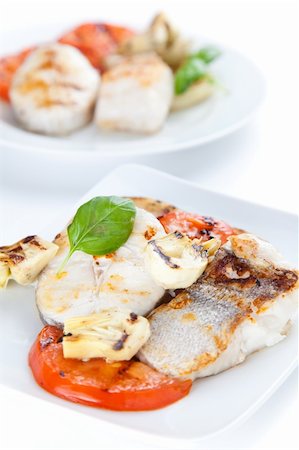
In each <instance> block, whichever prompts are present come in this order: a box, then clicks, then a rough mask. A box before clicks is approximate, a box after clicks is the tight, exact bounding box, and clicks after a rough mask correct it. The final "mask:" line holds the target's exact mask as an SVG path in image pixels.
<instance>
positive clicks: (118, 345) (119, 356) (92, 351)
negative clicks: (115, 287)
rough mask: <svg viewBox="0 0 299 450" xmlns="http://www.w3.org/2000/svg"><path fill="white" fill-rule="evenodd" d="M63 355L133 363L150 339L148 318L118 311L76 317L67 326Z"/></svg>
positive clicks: (115, 309) (67, 322)
mask: <svg viewBox="0 0 299 450" xmlns="http://www.w3.org/2000/svg"><path fill="white" fill-rule="evenodd" d="M64 334H65V336H64V338H63V342H62V345H63V356H64V357H65V358H76V359H83V360H87V359H90V358H105V359H107V360H108V361H125V360H130V359H131V358H132V357H133V356H134V355H135V354H136V353H137V352H138V350H139V349H140V348H141V347H142V345H143V344H145V342H146V341H147V340H148V338H149V336H150V326H149V322H148V320H147V319H146V318H145V317H142V316H137V314H135V313H133V312H130V311H125V310H121V309H117V308H109V309H107V310H105V311H102V312H100V313H98V314H91V315H90V316H84V317H73V318H70V319H67V320H66V321H65V323H64Z"/></svg>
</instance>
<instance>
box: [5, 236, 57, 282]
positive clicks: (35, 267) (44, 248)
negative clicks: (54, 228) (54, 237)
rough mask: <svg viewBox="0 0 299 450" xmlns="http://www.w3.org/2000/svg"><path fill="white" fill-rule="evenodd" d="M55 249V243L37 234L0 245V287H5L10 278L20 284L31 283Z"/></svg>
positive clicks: (52, 255) (52, 256) (51, 256)
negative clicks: (11, 243)
mask: <svg viewBox="0 0 299 450" xmlns="http://www.w3.org/2000/svg"><path fill="white" fill-rule="evenodd" d="M57 250H58V246H57V245H55V244H53V243H52V242H48V241H45V240H44V239H42V238H40V237H38V236H27V237H26V238H24V239H22V240H21V241H18V242H16V243H15V244H13V245H9V246H5V247H0V288H3V287H4V288H5V287H6V285H7V282H8V280H9V279H10V278H12V279H14V280H15V281H16V282H17V283H19V284H22V285H27V284H30V283H32V282H33V281H34V280H35V279H36V277H37V275H38V274H39V273H40V272H41V271H42V270H43V268H44V267H45V266H46V265H47V264H48V262H49V261H50V260H51V259H52V258H54V256H55V255H56V253H57Z"/></svg>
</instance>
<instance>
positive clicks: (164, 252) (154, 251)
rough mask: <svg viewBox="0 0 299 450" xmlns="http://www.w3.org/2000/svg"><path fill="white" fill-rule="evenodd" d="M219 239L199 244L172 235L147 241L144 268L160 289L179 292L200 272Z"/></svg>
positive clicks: (195, 240) (180, 236) (176, 234)
mask: <svg viewBox="0 0 299 450" xmlns="http://www.w3.org/2000/svg"><path fill="white" fill-rule="evenodd" d="M220 244H221V241H220V240H219V239H211V240H210V241H207V242H204V243H202V244H201V242H200V240H199V239H193V240H191V239H189V238H188V236H186V235H183V234H182V233H179V232H175V233H171V234H168V235H167V236H165V237H162V238H160V239H154V240H152V241H150V242H149V243H148V245H147V248H146V265H147V268H148V270H149V272H150V274H151V275H152V277H153V279H154V280H155V281H156V283H157V284H159V285H160V286H162V287H164V289H181V288H186V287H188V286H191V284H193V283H194V282H195V281H196V280H197V279H198V278H199V277H200V275H201V274H202V273H203V272H204V270H205V268H206V267H207V264H208V262H209V257H211V256H212V255H213V254H214V253H215V252H216V249H217V250H218V248H219V247H220Z"/></svg>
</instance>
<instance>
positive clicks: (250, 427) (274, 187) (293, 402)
mask: <svg viewBox="0 0 299 450" xmlns="http://www.w3.org/2000/svg"><path fill="white" fill-rule="evenodd" d="M161 9H163V10H165V11H167V12H168V13H169V14H170V15H171V16H172V17H173V19H174V20H175V21H176V22H177V23H178V24H179V25H180V26H181V28H182V29H184V30H186V32H188V33H190V34H191V35H192V34H196V33H198V34H201V35H204V36H207V37H210V38H211V39H212V40H215V41H219V42H221V43H222V44H223V45H224V46H225V45H227V46H230V47H233V48H235V49H237V50H239V51H242V52H243V53H244V54H246V55H247V56H249V57H250V58H252V59H253V60H254V61H255V62H256V64H257V65H258V66H259V67H260V69H261V70H262V72H263V74H264V77H265V78H266V81H267V95H266V100H265V102H264V104H263V105H262V107H261V108H260V111H259V112H258V114H257V115H256V116H255V118H254V119H253V120H252V121H251V122H250V123H249V124H248V125H246V127H245V128H243V129H242V130H240V131H238V132H236V133H235V134H234V135H232V136H229V137H226V138H224V139H222V140H220V141H219V142H215V143H212V144H209V145H206V146H204V147H202V148H198V149H194V150H191V151H187V152H183V153H177V154H175V155H172V156H169V155H167V156H166V155H165V156H160V157H142V158H134V159H129V160H127V161H134V162H140V163H144V164H149V165H152V166H154V167H156V168H159V169H161V170H165V171H168V172H171V173H173V174H176V175H179V176H181V177H184V178H187V179H189V180H192V181H195V182H197V183H198V184H199V185H201V186H202V187H206V188H209V189H212V190H216V191H222V192H224V193H227V194H231V195H234V196H238V197H241V198H244V199H249V200H252V201H255V202H258V203H262V204H265V205H269V206H274V207H277V208H280V209H283V210H288V211H292V212H295V211H296V208H297V206H296V205H297V204H298V196H297V194H296V189H297V179H298V143H299V142H298V131H297V130H298V79H299V77H298V75H299V73H298V72H299V71H298V54H299V47H298V37H299V36H298V23H297V22H298V7H297V2H288V1H270V0H269V1H265V0H259V1H246V0H245V1H242V0H239V1H226V0H223V1H214V0H209V1H197V2H195V1H193V2H191V1H188V0H181V1H174V0H168V1H167V0H164V1H162V0H161V1H155V0H151V1H146V0H139V1H138V2H132V1H125V0H123V1H119V2H114V1H112V0H109V1H105V2H104V1H99V0H98V1H97V2H91V1H89V0H81V1H77V2H76V1H75V0H71V1H66V0H60V1H59V0H58V1H57V0H52V1H42V0H39V1H35V2H34V1H30V0H28V1H26V0H24V1H22V0H19V1H12V0H6V1H3V0H1V1H0V11H1V17H0V26H1V29H4V30H13V29H19V28H26V27H28V28H30V27H31V26H37V25H41V24H47V25H49V24H51V23H56V22H62V21H64V20H65V21H67V22H70V21H72V20H73V21H74V22H75V23H76V22H78V21H84V20H86V19H91V20H102V19H103V21H104V20H105V19H108V20H109V19H112V20H115V21H116V22H117V21H119V22H123V23H124V24H129V23H130V22H131V23H133V24H139V25H140V26H142V25H143V24H146V23H147V22H148V20H149V19H150V18H151V16H152V15H153V14H154V12H156V11H158V10H161ZM0 151H1V152H3V151H5V149H0ZM120 162H124V160H117V161H111V160H110V161H103V164H102V165H101V167H99V174H98V179H100V177H101V176H102V175H103V174H104V173H105V172H106V171H107V170H109V168H112V167H115V166H116V165H118V164H119V163H120ZM55 164H59V160H55V161H53V162H52V163H49V166H48V168H47V170H46V171H45V173H44V176H40V174H38V167H35V165H34V161H28V166H26V167H25V166H24V167H23V171H22V173H18V171H16V168H15V167H14V165H13V164H11V165H10V166H9V167H3V164H2V165H1V153H0V177H1V179H0V244H2V243H3V244H4V243H10V242H13V241H14V240H17V239H19V238H20V237H23V236H25V235H27V234H33V233H38V232H39V230H42V228H43V226H45V224H46V223H47V222H48V221H49V220H51V217H53V215H56V214H59V213H60V212H62V211H63V210H64V209H65V207H68V206H71V205H72V203H73V202H74V201H75V200H77V199H78V197H80V196H81V195H82V194H83V193H84V192H85V191H86V190H87V189H88V188H89V187H91V185H92V184H94V182H95V181H97V180H94V179H90V177H89V176H88V174H86V173H82V176H81V177H79V178H78V179H76V180H74V179H73V177H72V174H71V172H70V170H69V168H68V167H67V166H66V167H65V177H64V179H59V180H57V179H55ZM18 170H19V169H18ZM50 182H51V183H50ZM269 226H271V224H269ZM0 364H1V362H0ZM257 382H258V380H257ZM297 421H298V407H297V375H296V374H293V375H292V376H291V377H290V378H289V379H288V380H287V382H286V383H285V384H284V385H283V386H282V387H281V388H280V389H279V391H278V392H277V393H276V394H275V395H274V396H273V397H272V398H271V399H270V400H269V401H268V402H267V403H266V404H265V405H264V406H263V407H262V408H261V409H260V410H259V411H258V412H257V413H256V414H255V415H254V416H253V417H252V418H251V419H250V420H249V421H248V422H247V423H245V424H244V425H242V426H240V427H239V428H238V429H236V430H233V431H230V432H226V433H224V434H222V435H219V436H218V437H215V438H213V439H208V440H205V441H201V442H197V443H194V442H193V443H192V442H181V441H176V442H175V441H172V442H170V441H164V440H163V441H161V440H160V439H158V440H157V439H151V438H144V437H140V436H138V435H137V434H135V433H133V432H132V431H130V432H128V433H127V432H125V431H119V430H117V431H115V429H113V427H112V426H110V425H109V424H105V425H104V426H103V425H102V424H99V422H97V421H96V420H94V419H91V418H86V417H85V416H82V415H80V414H79V413H76V412H73V411H70V410H67V409H64V408H58V407H57V406H54V405H51V404H47V403H43V402H41V401H38V400H36V399H32V398H29V397H26V396H25V395H21V394H20V393H18V392H14V391H10V390H7V389H6V388H3V387H1V386H0V448H1V449H17V448H20V449H30V450H33V449H39V450H42V449H55V448H57V449H60V448H64V449H74V450H75V449H82V450H83V449H87V450H89V449H100V448H102V449H106V448H109V449H110V448H111V449H114V448H122V449H135V448H136V449H137V448H138V449H140V450H142V449H143V448H144V449H152V448H155V449H158V448H161V449H162V448H163V449H164V448H171V449H187V448H193V449H205V450H208V449H230V450H233V449H236V450H237V449H295V448H298V445H299V442H298V433H297Z"/></svg>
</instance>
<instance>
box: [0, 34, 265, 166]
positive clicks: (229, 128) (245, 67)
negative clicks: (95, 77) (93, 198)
mask: <svg viewBox="0 0 299 450" xmlns="http://www.w3.org/2000/svg"><path fill="white" fill-rule="evenodd" d="M66 29H68V26H64V27H61V26H59V27H56V28H55V27H52V28H51V29H50V30H49V29H46V28H44V27H43V28H38V29H36V30H34V29H33V30H30V31H28V30H27V32H26V33H25V32H24V31H22V32H21V31H20V32H18V33H15V32H14V33H5V36H2V37H1V42H2V44H1V46H0V53H1V54H7V53H9V52H11V51H15V50H19V49H22V48H24V47H26V46H27V45H31V44H33V43H35V44H36V43H38V42H43V41H47V40H52V39H55V37H57V36H59V35H60V34H61V32H62V30H66ZM2 38H3V39H2ZM198 42H200V44H199V45H203V44H204V42H205V40H203V39H200V40H198ZM207 42H209V41H207ZM214 44H215V43H214ZM216 45H217V46H218V47H219V48H222V46H221V45H220V44H219V45H218V44H217V43H216ZM222 51H223V54H222V56H221V57H220V58H219V59H218V60H217V61H216V62H215V63H214V64H213V67H212V72H213V74H214V75H215V77H216V79H217V80H218V81H219V84H220V85H221V86H222V87H223V88H219V89H218V90H217V92H216V94H215V95H214V96H213V97H211V98H209V99H208V100H206V101H204V102H203V103H201V104H200V105H198V106H194V107H193V108H190V109H187V110H184V111H180V112H176V113H171V114H170V116H169V117H168V119H167V121H166V123H165V125H164V127H163V129H162V130H161V131H160V132H159V133H157V134H155V135H151V136H142V135H133V134H125V133H117V132H109V133H108V132H103V131H101V130H99V129H98V128H97V127H96V126H95V125H94V124H90V125H89V126H87V127H85V128H83V129H81V130H79V131H77V132H75V133H73V134H72V135H70V136H67V137H63V138H55V137H48V136H43V135H38V134H34V133H31V132H28V131H26V130H23V129H22V128H21V127H20V126H19V125H18V123H17V122H16V120H15V118H14V115H13V111H12V108H11V107H10V106H9V105H8V104H6V103H3V102H0V106H1V108H0V146H2V147H6V148H10V149H17V150H23V151H24V152H26V151H30V152H32V151H33V152H39V153H40V152H52V153H54V152H59V154H60V155H61V153H66V154H68V153H69V152H79V153H84V155H85V156H87V153H88V154H89V155H88V156H89V158H91V159H93V157H95V154H98V155H99V156H104V155H109V156H120V155H121V156H132V155H146V154H154V153H155V154H157V153H166V152H174V151H178V150H183V149H186V148H191V147H194V146H199V145H202V144H204V143H207V142H211V141H213V140H215V139H219V138H220V137H222V136H225V135H227V134H229V133H232V132H233V131H235V130H237V129H238V128H240V127H241V126H242V125H244V124H245V123H246V121H247V120H248V119H249V118H250V117H251V116H252V114H253V113H254V112H255V111H256V109H257V107H258V106H259V104H260V102H261V100H262V98H263V95H264V92H265V83H264V79H263V77H262V75H261V73H260V71H259V70H258V69H257V67H256V66H255V65H254V64H253V63H252V62H251V61H250V60H248V59H247V58H245V57H244V56H242V55H241V54H240V53H237V52H235V51H232V50H230V49H222Z"/></svg>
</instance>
